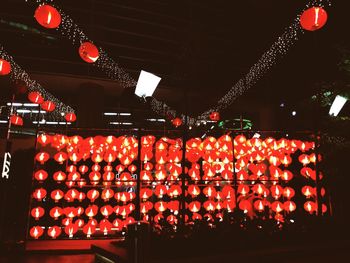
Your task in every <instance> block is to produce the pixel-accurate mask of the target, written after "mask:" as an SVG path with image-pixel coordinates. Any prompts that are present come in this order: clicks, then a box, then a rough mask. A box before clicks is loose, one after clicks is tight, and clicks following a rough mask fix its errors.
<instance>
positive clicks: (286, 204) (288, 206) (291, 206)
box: [283, 201, 297, 212]
mask: <svg viewBox="0 0 350 263" xmlns="http://www.w3.org/2000/svg"><path fill="white" fill-rule="evenodd" d="M296 208H297V206H296V204H295V203H294V202H293V201H286V202H284V204H283V209H284V210H285V211H287V212H293V211H294V210H295V209H296Z"/></svg>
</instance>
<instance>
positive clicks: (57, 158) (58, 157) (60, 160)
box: [54, 152, 67, 164]
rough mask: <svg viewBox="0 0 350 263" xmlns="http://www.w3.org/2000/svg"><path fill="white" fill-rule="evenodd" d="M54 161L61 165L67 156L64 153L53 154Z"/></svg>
mask: <svg viewBox="0 0 350 263" xmlns="http://www.w3.org/2000/svg"><path fill="white" fill-rule="evenodd" d="M54 159H55V161H56V162H58V163H59V164H63V162H64V161H65V160H67V154H66V153H65V152H58V153H56V154H55V156H54Z"/></svg>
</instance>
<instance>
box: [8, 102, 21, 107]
mask: <svg viewBox="0 0 350 263" xmlns="http://www.w3.org/2000/svg"><path fill="white" fill-rule="evenodd" d="M22 105H23V104H22V103H18V102H14V103H12V106H13V107H19V106H22ZM7 106H11V102H8V103H7Z"/></svg>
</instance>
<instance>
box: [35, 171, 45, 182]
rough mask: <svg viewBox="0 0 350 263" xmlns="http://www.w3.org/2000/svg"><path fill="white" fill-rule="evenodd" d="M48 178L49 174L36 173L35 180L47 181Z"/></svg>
mask: <svg viewBox="0 0 350 263" xmlns="http://www.w3.org/2000/svg"><path fill="white" fill-rule="evenodd" d="M47 176H48V174H47V172H46V171H44V170H39V171H36V172H35V174H34V177H35V179H36V180H38V181H44V180H46V178H47Z"/></svg>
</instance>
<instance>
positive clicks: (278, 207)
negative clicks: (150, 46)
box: [271, 201, 283, 213]
mask: <svg viewBox="0 0 350 263" xmlns="http://www.w3.org/2000/svg"><path fill="white" fill-rule="evenodd" d="M271 209H272V210H273V211H274V212H276V213H280V212H282V211H283V204H282V203H281V202H279V201H275V202H273V203H272V204H271Z"/></svg>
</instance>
